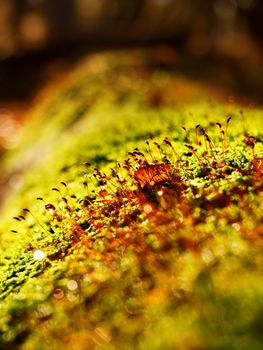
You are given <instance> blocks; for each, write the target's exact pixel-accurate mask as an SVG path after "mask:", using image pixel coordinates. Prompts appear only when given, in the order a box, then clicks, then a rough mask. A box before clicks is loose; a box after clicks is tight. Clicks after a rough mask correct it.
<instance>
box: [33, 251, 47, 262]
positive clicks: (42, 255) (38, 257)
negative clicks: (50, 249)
mask: <svg viewBox="0 0 263 350" xmlns="http://www.w3.org/2000/svg"><path fill="white" fill-rule="evenodd" d="M33 257H34V259H36V260H38V261H40V260H43V259H44V258H45V257H46V254H45V253H44V252H43V250H41V249H37V250H35V251H34V254H33Z"/></svg>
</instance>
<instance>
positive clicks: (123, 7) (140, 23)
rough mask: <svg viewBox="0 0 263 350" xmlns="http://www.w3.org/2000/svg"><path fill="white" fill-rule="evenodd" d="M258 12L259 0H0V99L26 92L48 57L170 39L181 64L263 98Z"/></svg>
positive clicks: (41, 76) (64, 60) (67, 59)
mask: <svg viewBox="0 0 263 350" xmlns="http://www.w3.org/2000/svg"><path fill="white" fill-rule="evenodd" d="M262 14H263V1H260V0H211V1H208V0H75V1H74V0H0V101H17V100H21V101H23V100H25V99H30V97H31V96H32V95H33V94H34V92H35V91H36V89H37V88H38V87H39V86H40V85H41V84H42V83H43V82H44V81H45V79H47V77H46V76H45V73H46V71H47V70H46V67H47V66H49V65H50V62H56V61H58V60H59V62H60V64H59V66H60V67H61V69H63V64H64V65H65V66H67V64H70V63H71V62H74V60H76V59H77V58H78V57H79V56H81V55H82V54H84V53H87V52H91V51H94V50H104V49H108V48H116V47H132V46H143V47H145V46H152V45H168V46H169V47H171V48H173V49H174V50H176V51H177V52H178V53H180V57H181V62H179V65H178V67H177V68H178V70H181V71H183V72H184V73H185V74H189V75H192V76H196V77H202V78H205V79H210V80H212V81H213V82H215V83H216V84H219V85H222V86H227V87H230V88H231V89H233V91H234V92H236V93H237V94H246V95H249V96H251V97H252V98H253V99H255V100H256V101H259V102H262V100H263V94H262V91H263V90H262V89H263V70H262V67H261V62H262V56H263V55H262V51H263V50H262V40H261V39H262V34H263V33H262V32H263V25H262ZM177 64H178V62H177ZM218 72H221V73H219V74H218Z"/></svg>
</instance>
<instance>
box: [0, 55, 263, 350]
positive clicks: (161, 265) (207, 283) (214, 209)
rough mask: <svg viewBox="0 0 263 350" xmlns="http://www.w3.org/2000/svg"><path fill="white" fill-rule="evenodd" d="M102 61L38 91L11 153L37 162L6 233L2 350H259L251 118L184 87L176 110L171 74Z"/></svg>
mask: <svg viewBox="0 0 263 350" xmlns="http://www.w3.org/2000/svg"><path fill="white" fill-rule="evenodd" d="M125 57H126V59H127V56H125ZM107 62H108V61H107V60H103V59H102V58H101V57H95V59H94V61H93V64H91V65H90V66H89V67H88V68H87V69H86V67H85V69H83V68H82V69H81V70H80V72H78V75H77V77H74V79H72V80H71V81H70V83H69V85H67V86H66V87H64V88H62V87H60V89H59V91H60V92H59V94H58V95H56V94H55V95H56V96H55V97H54V98H53V99H51V101H50V95H49V94H48V96H49V98H48V99H47V100H46V101H45V102H44V103H43V104H41V106H36V110H35V112H34V113H36V115H37V116H38V118H36V119H35V121H34V120H33V121H32V123H33V122H35V125H38V127H39V125H41V130H42V131H43V135H41V137H40V135H38V137H39V138H40V139H41V140H38V141H39V143H38V144H37V145H36V144H35V147H34V152H35V153H34V152H33V151H32V149H31V152H33V153H30V152H29V150H28V149H27V150H26V151H24V152H23V151H22V150H21V152H18V153H17V155H15V154H14V155H13V158H12V159H13V162H14V163H17V162H18V160H19V161H20V162H23V161H25V160H27V161H29V160H30V159H34V160H35V159H37V160H38V161H39V162H40V163H39V164H37V165H35V167H33V166H32V169H31V168H29V167H28V169H29V170H28V171H26V170H25V171H24V173H23V176H22V181H21V185H20V188H18V187H17V188H16V193H13V197H12V196H11V197H10V199H9V203H10V207H11V209H12V210H11V209H10V211H8V210H7V209H6V213H8V214H6V216H7V215H9V212H10V213H11V212H12V215H10V217H11V218H12V216H14V215H15V217H14V220H11V222H12V223H11V224H10V222H9V221H8V223H7V224H6V225H5V226H4V229H1V247H0V249H1V254H0V298H1V301H0V349H7V348H11V349H21V350H35V349H37V350H42V349H43V350H48V349H58V350H62V349H63V350H65V349H70V350H72V349H77V350H84V349H85V350H86V349H109V350H113V349H136V350H137V349H139V350H148V349H151V350H160V349H165V350H166V349H168V350H170V349H179V350H190V349H202V350H207V349H231V350H250V349H262V348H263V338H262V315H263V302H262V301H263V276H262V266H263V254H262V247H263V245H262V237H263V236H262V232H263V223H262V222H263V220H262V209H263V208H262V193H263V182H262V171H263V162H262V154H263V146H262V134H261V132H260V128H259V125H260V120H261V117H262V111H261V110H260V109H255V110H254V109H253V110H249V109H245V108H244V112H241V113H240V112H239V108H240V107H238V108H237V107H235V106H234V107H233V106H232V105H231V106H229V105H222V104H220V103H218V104H217V103H216V104H214V105H213V106H212V104H209V103H207V99H206V96H205V102H202V101H204V99H203V100H202V101H201V99H200V95H199V92H198V91H199V90H198V89H197V87H196V85H195V86H194V88H191V86H192V85H191V84H189V83H188V85H187V84H186V86H187V87H188V88H187V89H188V90H187V94H189V93H190V100H191V101H192V100H194V99H195V97H194V96H196V94H197V98H196V100H194V102H189V100H187V106H186V107H185V105H184V104H181V100H180V99H179V97H178V95H176V98H177V100H176V101H175V103H174V94H170V96H168V97H169V99H168V97H166V95H165V91H166V90H167V86H168V87H169V86H170V90H171V91H174V90H176V89H177V90H178V84H177V85H176V84H175V80H176V79H174V78H172V77H170V75H168V73H167V72H165V71H160V68H158V69H159V70H155V72H153V73H151V71H150V69H148V68H147V67H145V66H143V64H142V63H141V62H139V63H138V64H137V65H134V66H132V67H128V65H126V66H125V65H124V66H123V67H119V66H118V65H116V66H115V65H114V72H113V69H112V65H113V63H114V62H115V61H114V60H113V58H112V57H111V56H110V64H108V63H107ZM118 62H119V56H118ZM129 62H130V61H129ZM83 72H84V73H83ZM86 72H88V73H86ZM84 74H88V77H87V76H84ZM145 75H147V79H148V80H147V82H146V80H145ZM127 77H129V79H127ZM113 78H114V79H115V80H116V84H112V80H113ZM73 82H74V84H73ZM107 82H110V84H111V85H110V88H107V89H102V86H107ZM131 82H132V83H131ZM183 83H184V82H183V81H182V80H180V84H183ZM72 84H73V85H74V86H72ZM163 84H164V85H163ZM180 84H179V85H180ZM175 85H176V86H175ZM149 86H151V89H149ZM164 86H165V87H166V88H165V89H164ZM179 87H180V86H179ZM154 89H155V90H158V94H159V97H158V99H159V100H160V103H159V104H158V106H156V104H155V105H154V107H153V105H152V96H151V94H154ZM163 90H165V91H164V92H163V93H162V91H163ZM177 90H176V91H177ZM52 91H54V90H52ZM159 91H160V92H159ZM197 92H198V93H197ZM187 94H186V95H187ZM181 97H182V96H181ZM181 97H180V98H181ZM87 105H88V106H89V108H87ZM84 107H86V109H85V111H86V112H85V113H86V114H85V113H84V114H81V117H78V118H76V124H74V125H73V124H72V118H74V117H76V115H79V113H78V111H80V110H84ZM81 108H82V109H81ZM189 110H191V111H192V113H191V115H190V116H189V113H188V111H189ZM230 117H231V118H232V119H231V118H230ZM217 120H218V122H215V121H217ZM182 125H183V127H181V126H182ZM248 127H249V129H248ZM33 129H34V130H35V128H33V127H32V125H30V127H29V129H28V132H27V136H28V138H29V139H30V137H31V141H32V140H33V139H34V137H35V136H34V135H33V134H32V133H30V132H31V130H33ZM30 135H31V136H30ZM58 135H59V137H58ZM44 139H45V140H46V142H45V145H46V147H47V150H46V149H44V147H43V144H44ZM27 142H29V141H28V140H26V141H25V144H24V145H23V147H26V145H27ZM48 146H49V147H48ZM45 151H46V153H45ZM10 157H11V156H10ZM12 159H11V158H10V159H9V160H8V161H9V163H8V162H7V163H8V165H9V164H11V163H12ZM25 164H27V163H25ZM31 165H32V164H31ZM25 168H26V166H25ZM16 173H18V171H17V172H16ZM16 173H15V174H16ZM14 192H15V191H14ZM23 209H24V210H23ZM14 211H15V212H14ZM10 230H12V232H10Z"/></svg>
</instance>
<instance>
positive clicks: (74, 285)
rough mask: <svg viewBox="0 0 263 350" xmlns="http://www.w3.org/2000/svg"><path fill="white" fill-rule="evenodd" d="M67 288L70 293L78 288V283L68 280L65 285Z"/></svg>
mask: <svg viewBox="0 0 263 350" xmlns="http://www.w3.org/2000/svg"><path fill="white" fill-rule="evenodd" d="M67 288H68V289H69V290H71V291H72V292H73V291H75V290H76V289H77V288H78V283H77V281H75V280H69V281H68V283H67Z"/></svg>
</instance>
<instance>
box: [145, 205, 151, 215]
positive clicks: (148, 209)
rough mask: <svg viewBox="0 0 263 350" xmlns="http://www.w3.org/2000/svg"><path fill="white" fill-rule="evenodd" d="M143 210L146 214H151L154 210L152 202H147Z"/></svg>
mask: <svg viewBox="0 0 263 350" xmlns="http://www.w3.org/2000/svg"><path fill="white" fill-rule="evenodd" d="M143 211H144V212H145V213H146V214H150V213H151V212H152V211H153V208H152V206H151V205H150V204H146V205H145V206H144V207H143Z"/></svg>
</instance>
